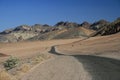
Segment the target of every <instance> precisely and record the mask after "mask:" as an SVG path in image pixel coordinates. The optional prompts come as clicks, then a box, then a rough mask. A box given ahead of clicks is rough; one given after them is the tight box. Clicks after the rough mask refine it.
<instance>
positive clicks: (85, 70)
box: [21, 46, 120, 80]
mask: <svg viewBox="0 0 120 80" xmlns="http://www.w3.org/2000/svg"><path fill="white" fill-rule="evenodd" d="M49 52H50V53H51V54H54V55H56V57H55V58H53V59H51V60H49V61H47V62H45V63H43V64H40V65H39V66H37V67H36V68H35V69H34V70H32V71H30V72H29V73H28V74H26V75H25V76H24V77H23V78H22V79H21V80H120V60H116V59H111V58H105V57H98V56H90V55H64V54H61V53H58V52H57V51H56V48H55V47H54V46H52V47H51V50H50V51H49Z"/></svg>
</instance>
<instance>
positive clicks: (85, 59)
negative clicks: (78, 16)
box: [0, 18, 120, 80]
mask: <svg viewBox="0 0 120 80" xmlns="http://www.w3.org/2000/svg"><path fill="white" fill-rule="evenodd" d="M0 80H120V18H118V19H116V20H115V21H113V22H108V21H105V20H100V21H97V22H94V23H89V22H86V21H85V22H83V23H81V24H78V23H74V22H62V21H61V22H58V23H57V24H55V25H54V26H49V25H47V24H45V25H40V24H35V25H33V26H28V25H21V26H18V27H16V28H13V29H8V30H4V31H2V32H0Z"/></svg>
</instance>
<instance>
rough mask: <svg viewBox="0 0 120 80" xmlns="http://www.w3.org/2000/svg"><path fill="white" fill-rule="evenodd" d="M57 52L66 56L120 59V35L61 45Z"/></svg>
mask: <svg viewBox="0 0 120 80" xmlns="http://www.w3.org/2000/svg"><path fill="white" fill-rule="evenodd" d="M57 50H58V51H60V52H62V53H65V54H72V55H75V54H79V55H100V56H106V57H112V58H117V59H120V33H118V34H114V35H110V36H102V37H101V36H99V37H93V38H89V39H86V40H82V41H76V42H73V43H70V44H63V45H59V46H57Z"/></svg>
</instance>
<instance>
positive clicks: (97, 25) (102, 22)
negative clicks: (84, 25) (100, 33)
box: [90, 20, 109, 30]
mask: <svg viewBox="0 0 120 80" xmlns="http://www.w3.org/2000/svg"><path fill="white" fill-rule="evenodd" d="M108 24H109V22H108V21H106V20H99V21H97V22H95V23H93V24H92V25H91V26H90V28H91V29H94V30H99V29H100V28H102V27H104V26H107V25H108Z"/></svg>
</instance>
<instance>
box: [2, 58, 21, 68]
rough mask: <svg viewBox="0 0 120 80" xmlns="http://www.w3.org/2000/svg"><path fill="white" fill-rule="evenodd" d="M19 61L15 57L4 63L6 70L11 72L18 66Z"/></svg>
mask: <svg viewBox="0 0 120 80" xmlns="http://www.w3.org/2000/svg"><path fill="white" fill-rule="evenodd" d="M18 62H19V60H18V59H17V58H15V57H10V58H9V59H8V60H6V61H5V62H4V67H5V69H6V70H10V69H12V68H14V67H16V66H17V65H18Z"/></svg>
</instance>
